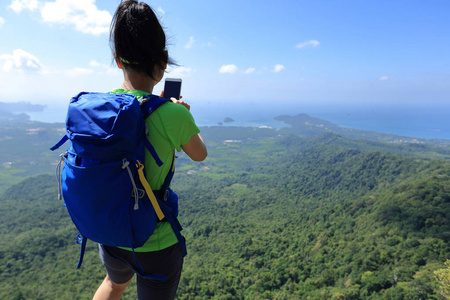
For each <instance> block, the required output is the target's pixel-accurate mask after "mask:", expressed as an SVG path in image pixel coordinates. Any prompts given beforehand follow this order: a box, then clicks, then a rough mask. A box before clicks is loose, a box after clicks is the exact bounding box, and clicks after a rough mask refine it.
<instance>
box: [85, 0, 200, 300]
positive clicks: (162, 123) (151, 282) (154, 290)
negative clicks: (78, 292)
mask: <svg viewBox="0 0 450 300" xmlns="http://www.w3.org/2000/svg"><path fill="white" fill-rule="evenodd" d="M110 43H111V48H112V50H113V55H114V58H115V61H116V63H117V66H118V67H119V68H120V69H122V70H123V74H124V81H123V84H122V86H121V87H120V88H118V89H115V90H113V91H111V93H128V94H134V95H136V96H138V97H142V96H144V95H149V94H151V93H152V92H153V87H154V86H155V85H156V84H157V83H158V82H159V81H160V80H161V79H162V77H163V75H164V70H165V69H166V67H167V64H171V63H172V62H171V60H170V59H169V57H168V53H167V50H166V37H165V34H164V31H163V29H162V27H161V25H160V23H159V21H158V19H157V17H156V15H155V13H154V12H153V10H152V9H151V8H150V6H148V5H147V4H146V3H143V2H140V3H138V1H135V0H127V1H123V2H122V3H121V4H120V5H119V7H118V9H117V11H116V13H115V15H114V17H113V21H112V23H111V33H110ZM162 96H163V92H162V93H161V97H162ZM171 100H172V102H167V103H165V104H163V105H162V106H161V107H159V108H158V109H157V110H156V111H155V112H153V113H152V114H151V115H150V116H149V117H148V118H147V120H146V123H147V124H148V128H149V132H150V133H151V134H150V135H149V140H150V142H151V144H152V145H153V147H154V148H155V150H156V152H157V154H158V156H159V157H160V159H161V160H162V161H163V162H164V164H163V166H162V167H158V166H157V164H156V163H155V161H154V159H153V158H152V156H151V155H150V154H149V153H146V157H145V170H146V172H147V173H146V175H147V180H148V182H149V183H150V186H151V188H152V189H153V190H159V189H160V188H161V186H162V185H163V182H164V180H165V177H166V175H167V174H168V172H169V169H170V167H171V165H172V160H173V159H174V151H175V150H178V151H181V150H183V151H184V152H185V153H186V154H187V155H188V156H189V157H190V158H191V159H192V160H194V161H202V160H204V159H205V158H206V156H207V150H206V146H205V143H204V141H203V139H202V137H201V136H200V134H199V132H200V130H199V129H198V127H197V126H196V125H195V122H194V119H193V117H192V115H191V114H190V112H189V109H190V106H189V105H188V104H187V103H186V102H184V101H181V100H179V99H174V98H172V99H171ZM150 101H151V100H150ZM99 252H100V257H101V259H102V262H103V264H104V266H105V268H106V272H107V275H106V278H105V279H104V281H103V283H102V284H101V285H100V287H99V288H98V290H97V292H96V293H95V295H94V298H93V299H95V300H99V299H120V298H121V296H122V293H123V291H124V290H125V288H126V287H127V285H128V284H129V283H130V281H131V279H132V277H133V276H134V271H133V269H132V268H130V267H129V266H128V265H130V266H134V265H135V262H136V261H139V264H140V265H141V267H142V268H143V269H144V271H145V272H146V273H150V274H158V275H162V276H167V277H168V280H167V281H161V280H156V279H150V278H146V277H142V276H140V275H137V292H138V298H139V299H158V300H163V299H174V298H175V293H176V290H177V288H178V283H179V280H180V275H181V268H182V265H183V255H182V252H181V249H180V246H179V244H178V240H177V238H176V236H175V234H174V232H173V231H172V228H171V226H170V224H169V223H168V222H158V223H157V225H156V229H155V232H154V233H153V235H152V236H151V237H150V238H149V240H148V241H147V242H146V243H145V244H144V245H143V246H142V247H140V248H137V249H135V256H136V259H135V257H134V255H133V252H132V251H131V249H125V248H116V247H110V246H104V245H99ZM117 258H120V260H122V261H124V262H126V263H124V262H122V261H120V260H117Z"/></svg>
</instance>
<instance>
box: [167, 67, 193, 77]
mask: <svg viewBox="0 0 450 300" xmlns="http://www.w3.org/2000/svg"><path fill="white" fill-rule="evenodd" d="M194 72H195V69H192V68H186V67H176V68H169V69H168V70H167V73H168V74H169V75H170V77H186V76H189V75H191V74H192V73H194Z"/></svg>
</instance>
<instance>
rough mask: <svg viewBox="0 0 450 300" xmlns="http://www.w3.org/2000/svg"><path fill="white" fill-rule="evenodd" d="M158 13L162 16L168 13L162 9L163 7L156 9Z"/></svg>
mask: <svg viewBox="0 0 450 300" xmlns="http://www.w3.org/2000/svg"><path fill="white" fill-rule="evenodd" d="M156 11H157V12H158V13H159V14H160V15H165V14H166V12H165V11H164V9H162V7H161V6H159V7H158V8H157V9H156Z"/></svg>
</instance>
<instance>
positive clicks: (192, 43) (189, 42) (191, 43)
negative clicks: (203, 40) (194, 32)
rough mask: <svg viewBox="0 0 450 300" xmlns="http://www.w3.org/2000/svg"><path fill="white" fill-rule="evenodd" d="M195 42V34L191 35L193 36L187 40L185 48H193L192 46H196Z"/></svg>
mask: <svg viewBox="0 0 450 300" xmlns="http://www.w3.org/2000/svg"><path fill="white" fill-rule="evenodd" d="M194 43H195V39H194V37H193V36H191V37H190V38H189V41H188V42H187V44H186V45H185V46H184V48H186V49H191V48H192V46H194Z"/></svg>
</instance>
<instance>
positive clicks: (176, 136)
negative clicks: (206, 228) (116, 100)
mask: <svg viewBox="0 0 450 300" xmlns="http://www.w3.org/2000/svg"><path fill="white" fill-rule="evenodd" d="M111 93H126V94H133V95H136V96H138V98H141V97H142V96H144V95H149V93H146V92H143V91H139V90H124V89H115V90H112V91H111ZM145 122H146V123H147V125H148V129H149V130H148V131H149V136H148V139H149V141H150V143H151V144H152V145H153V147H154V148H155V150H156V153H157V154H158V156H159V158H160V159H161V160H162V162H163V163H164V164H163V165H162V166H161V167H158V165H157V164H156V162H155V160H154V159H153V157H152V156H151V155H150V153H149V152H148V151H146V153H145V168H144V169H145V172H146V176H147V180H148V182H149V184H150V187H151V188H152V190H159V189H160V188H161V187H162V185H163V183H164V180H165V178H166V176H167V174H168V173H169V169H170V167H171V165H172V160H173V154H174V150H175V149H176V150H177V151H181V145H185V144H186V143H187V142H189V140H190V139H191V137H192V136H193V135H195V134H198V133H199V132H200V130H199V129H198V127H197V125H195V121H194V118H193V117H192V115H191V113H190V112H189V110H187V109H186V107H184V106H183V105H180V104H175V103H172V102H167V103H165V104H163V105H162V106H160V107H159V108H158V109H157V110H155V111H154V112H153V113H152V114H151V115H150V116H149V117H148V118H147V119H146V120H145ZM176 243H178V240H177V238H176V236H175V233H174V232H173V231H172V228H171V227H170V224H169V223H168V222H157V223H156V229H155V232H154V233H153V234H152V235H151V236H150V238H149V239H148V241H147V242H146V243H145V244H144V245H143V246H142V247H140V248H136V249H134V251H136V252H150V251H158V250H162V249H165V248H167V247H170V246H172V245H174V244H176ZM124 249H127V250H130V251H131V249H129V248H124Z"/></svg>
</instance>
